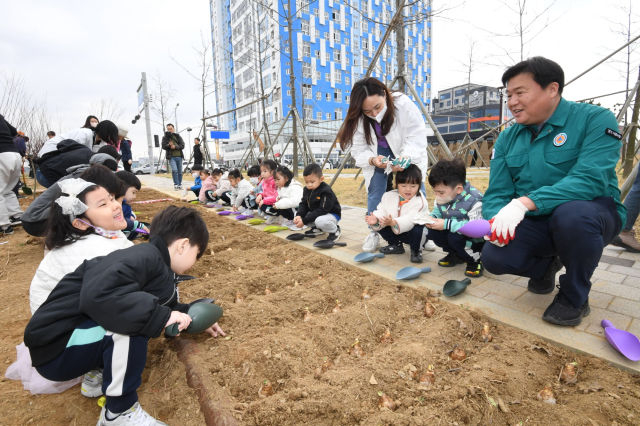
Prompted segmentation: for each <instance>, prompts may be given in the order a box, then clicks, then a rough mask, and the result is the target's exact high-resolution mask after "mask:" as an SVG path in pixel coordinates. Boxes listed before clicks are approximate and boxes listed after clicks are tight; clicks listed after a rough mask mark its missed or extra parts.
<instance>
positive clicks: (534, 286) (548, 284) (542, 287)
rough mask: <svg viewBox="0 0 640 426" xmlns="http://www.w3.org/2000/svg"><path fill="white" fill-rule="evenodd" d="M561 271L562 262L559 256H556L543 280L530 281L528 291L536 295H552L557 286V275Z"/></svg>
mask: <svg viewBox="0 0 640 426" xmlns="http://www.w3.org/2000/svg"><path fill="white" fill-rule="evenodd" d="M560 269H562V262H560V258H559V257H558V256H554V257H553V260H552V261H551V264H550V265H549V267H548V268H547V271H546V272H545V273H544V277H542V279H541V280H534V279H533V278H530V279H529V285H528V286H527V290H529V291H530V292H531V293H535V294H549V293H551V292H552V291H553V289H554V287H555V285H556V274H557V273H558V271H559V270H560Z"/></svg>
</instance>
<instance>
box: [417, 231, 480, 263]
mask: <svg viewBox="0 0 640 426" xmlns="http://www.w3.org/2000/svg"><path fill="white" fill-rule="evenodd" d="M427 238H428V239H429V240H432V241H433V242H434V243H435V245H437V246H438V247H440V248H441V249H442V250H444V251H445V252H446V253H453V254H455V255H456V256H458V257H459V258H460V259H462V260H463V261H465V262H473V261H475V259H474V258H473V257H471V255H469V253H467V251H466V250H465V246H466V244H467V241H469V238H467V237H465V236H464V235H462V234H458V233H457V232H450V231H437V230H435V229H429V234H428V237H427ZM483 245H484V242H480V243H472V244H471V250H472V251H474V252H477V253H479V252H480V251H481V250H482V246H483Z"/></svg>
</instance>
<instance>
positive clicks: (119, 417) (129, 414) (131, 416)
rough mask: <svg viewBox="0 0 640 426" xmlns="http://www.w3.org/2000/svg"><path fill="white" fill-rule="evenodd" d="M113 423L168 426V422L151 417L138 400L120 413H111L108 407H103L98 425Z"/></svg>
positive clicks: (105, 425)
mask: <svg viewBox="0 0 640 426" xmlns="http://www.w3.org/2000/svg"><path fill="white" fill-rule="evenodd" d="M111 425H114V426H115V425H117V426H120V425H140V426H158V425H165V426H166V425H167V424H166V423H163V422H161V421H159V420H156V419H155V418H153V417H151V415H150V414H149V413H147V412H146V411H144V410H143V409H142V407H141V406H140V403H139V402H136V403H135V404H133V406H132V407H131V408H129V409H128V410H127V411H124V412H122V413H120V414H114V413H111V412H110V411H108V410H107V409H106V407H102V411H100V418H99V419H98V424H97V426H111Z"/></svg>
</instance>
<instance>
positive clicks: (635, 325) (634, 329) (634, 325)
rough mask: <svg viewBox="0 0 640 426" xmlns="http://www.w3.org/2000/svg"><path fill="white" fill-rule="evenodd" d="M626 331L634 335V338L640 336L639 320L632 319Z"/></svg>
mask: <svg viewBox="0 0 640 426" xmlns="http://www.w3.org/2000/svg"><path fill="white" fill-rule="evenodd" d="M627 331H628V332H630V333H633V334H635V335H636V336H640V320H639V319H634V320H633V321H631V325H630V326H629V327H628V328H627Z"/></svg>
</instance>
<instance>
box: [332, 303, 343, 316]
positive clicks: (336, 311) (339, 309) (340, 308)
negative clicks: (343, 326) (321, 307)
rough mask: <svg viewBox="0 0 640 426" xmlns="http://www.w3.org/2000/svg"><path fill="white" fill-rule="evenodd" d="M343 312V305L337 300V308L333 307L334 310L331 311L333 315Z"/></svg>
mask: <svg viewBox="0 0 640 426" xmlns="http://www.w3.org/2000/svg"><path fill="white" fill-rule="evenodd" d="M341 310H342V305H341V304H340V301H339V300H336V306H334V307H333V309H332V310H331V312H332V313H334V314H337V313H338V312H340V311H341Z"/></svg>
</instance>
